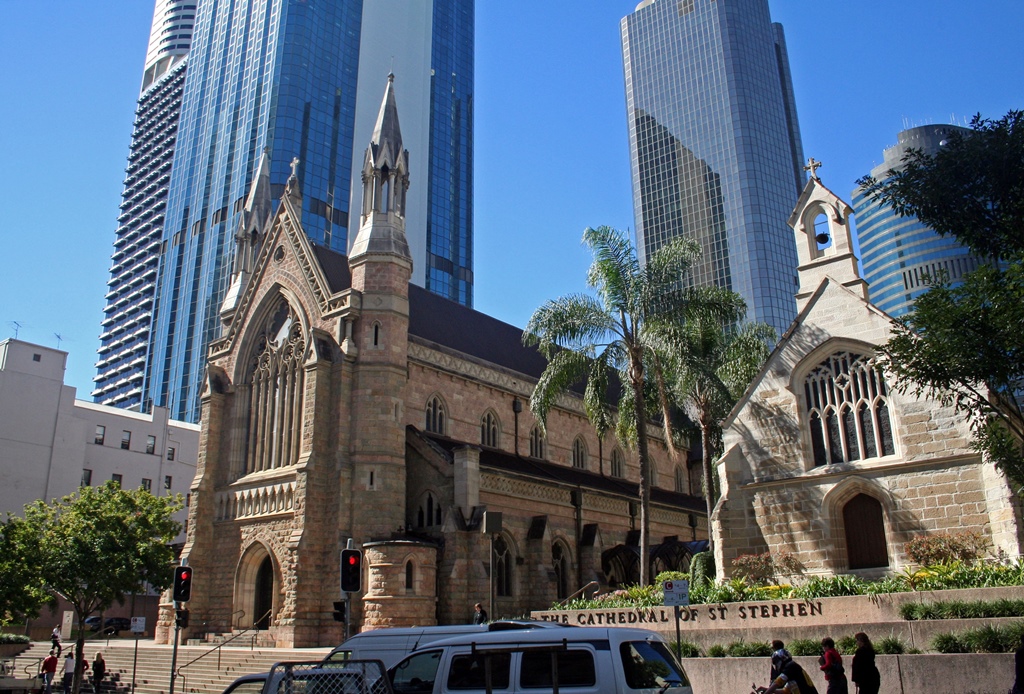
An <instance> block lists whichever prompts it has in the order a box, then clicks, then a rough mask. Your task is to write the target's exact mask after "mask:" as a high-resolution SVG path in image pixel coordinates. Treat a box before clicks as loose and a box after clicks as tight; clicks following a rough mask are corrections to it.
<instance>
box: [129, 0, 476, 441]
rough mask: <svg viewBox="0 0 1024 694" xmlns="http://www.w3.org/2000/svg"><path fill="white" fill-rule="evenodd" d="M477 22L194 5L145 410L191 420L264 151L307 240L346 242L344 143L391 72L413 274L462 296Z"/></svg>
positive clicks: (468, 4) (313, 8) (353, 161)
mask: <svg viewBox="0 0 1024 694" xmlns="http://www.w3.org/2000/svg"><path fill="white" fill-rule="evenodd" d="M473 22H474V0H425V1H424V2H414V3H409V2H400V1H399V0H374V1H373V2H365V3H364V2H363V1H362V0H332V1H331V2H300V1H298V0H239V1H238V2H232V3H226V2H213V1H212V0H199V2H198V7H197V13H196V24H195V38H194V41H193V45H192V50H191V53H190V55H189V59H188V61H189V71H188V78H187V79H186V81H185V86H184V98H183V105H182V110H181V119H180V124H179V126H178V145H177V149H176V153H175V158H174V166H173V169H172V173H171V181H170V193H169V196H168V202H167V211H166V222H165V225H164V233H163V238H162V243H161V249H160V250H161V260H160V272H159V279H158V286H157V298H156V302H155V306H154V310H155V317H154V321H155V322H154V324H153V334H152V339H151V342H150V359H149V361H148V368H147V370H146V378H145V383H144V386H143V389H144V398H145V400H144V402H143V407H144V408H146V407H148V406H149V405H150V404H152V405H159V406H165V407H167V408H168V409H169V410H170V412H171V413H172V416H174V417H177V418H180V419H185V420H189V421H196V420H197V419H198V415H199V394H200V390H201V386H202V377H203V373H204V370H205V366H206V352H207V346H208V345H209V343H210V341H211V340H212V339H214V338H215V337H217V336H218V335H219V334H220V330H221V324H220V316H219V309H220V306H221V303H222V301H223V299H224V296H225V294H226V292H227V290H228V286H229V283H230V279H231V269H232V268H231V259H232V257H233V256H234V249H235V240H234V236H235V234H236V232H237V231H238V228H239V220H240V219H241V213H242V208H243V206H244V204H245V199H246V196H247V195H248V193H249V189H250V187H251V186H252V184H253V180H254V176H255V175H256V172H257V168H258V165H259V162H260V161H261V159H262V156H263V153H264V152H266V154H267V156H268V157H269V161H270V173H269V179H270V188H271V197H272V198H273V199H274V201H275V204H276V201H277V199H279V198H280V195H281V193H282V191H283V190H284V186H285V183H286V181H287V179H288V176H289V175H290V174H291V171H292V168H291V167H292V162H293V160H297V177H298V180H299V181H300V184H301V188H302V192H303V200H304V203H303V204H304V207H303V210H302V223H303V227H304V228H305V230H306V232H307V234H308V236H309V238H310V240H311V241H312V242H313V243H314V244H317V245H321V246H325V247H328V248H331V249H333V250H336V251H340V252H342V253H345V252H346V251H347V250H348V247H349V244H350V243H351V240H352V237H353V236H354V233H353V232H354V230H355V229H354V228H353V227H352V226H351V224H357V223H358V215H354V216H353V218H352V220H351V224H350V217H349V213H350V210H353V209H358V205H359V202H360V201H359V199H358V197H357V196H358V191H361V189H362V186H361V184H358V185H353V181H356V182H358V181H359V177H360V174H361V165H362V160H361V156H362V155H361V147H360V148H354V147H353V142H354V141H355V140H358V141H359V142H365V141H366V139H367V137H368V134H369V130H366V132H363V130H364V129H367V128H370V129H372V125H373V123H372V118H373V115H375V112H374V113H373V115H371V116H366V115H365V114H366V113H367V110H368V109H369V110H370V111H375V109H376V107H377V106H378V105H379V99H380V91H381V89H382V86H383V85H384V84H385V83H386V80H387V76H388V74H389V73H390V72H394V74H395V75H396V84H397V85H399V87H400V89H402V90H403V105H404V104H406V103H408V104H410V108H409V110H408V115H407V114H406V113H403V114H402V119H403V130H404V129H405V128H406V127H407V128H408V137H407V140H408V143H409V148H410V150H412V151H416V152H421V153H422V154H421V155H420V156H422V158H423V160H422V162H421V163H420V164H415V162H414V166H413V168H412V170H413V171H414V172H415V171H419V172H421V173H420V175H421V176H423V179H422V181H423V183H424V185H420V186H417V187H416V189H417V190H424V194H423V195H422V196H420V197H419V198H418V199H416V200H412V199H411V200H410V201H409V213H408V220H407V222H408V225H409V226H408V236H409V245H410V248H411V249H412V251H413V253H415V254H416V255H414V256H413V263H414V276H413V281H414V282H417V283H418V284H421V285H423V286H425V287H426V288H428V289H430V290H431V291H434V292H437V293H439V294H442V295H444V296H446V297H449V298H452V299H455V300H457V301H460V302H462V303H465V304H467V305H468V304H471V303H472V282H473V276H472V216H471V210H472V207H471V205H472V188H471V185H472V99H473V97H472V94H473ZM405 94H408V95H409V97H408V99H406V98H405V97H404V95H405ZM364 102H365V103H364ZM367 118H369V121H368V120H367ZM367 123H368V124H367ZM360 138H362V139H360ZM421 143H422V146H420V145H421ZM414 146H415V147H416V148H415V149H413V147H414ZM356 149H358V150H359V152H357V151H355V150H356Z"/></svg>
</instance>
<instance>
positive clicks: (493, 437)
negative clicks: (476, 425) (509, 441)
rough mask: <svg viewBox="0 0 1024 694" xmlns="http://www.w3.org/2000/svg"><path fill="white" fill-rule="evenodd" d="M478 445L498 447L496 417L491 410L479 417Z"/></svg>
mask: <svg viewBox="0 0 1024 694" xmlns="http://www.w3.org/2000/svg"><path fill="white" fill-rule="evenodd" d="M480 445H481V446H490V447H491V448H497V447H498V418H497V417H495V416H494V413H493V412H489V411H488V412H486V413H484V416H483V417H481V418H480Z"/></svg>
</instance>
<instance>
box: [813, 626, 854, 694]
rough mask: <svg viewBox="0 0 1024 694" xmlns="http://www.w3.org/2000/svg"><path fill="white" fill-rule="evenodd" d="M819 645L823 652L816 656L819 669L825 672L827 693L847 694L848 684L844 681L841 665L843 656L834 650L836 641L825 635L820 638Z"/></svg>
mask: <svg viewBox="0 0 1024 694" xmlns="http://www.w3.org/2000/svg"><path fill="white" fill-rule="evenodd" d="M821 647H822V648H823V649H824V652H823V653H822V654H821V657H820V658H818V664H819V665H820V666H821V671H822V672H824V673H825V681H826V682H828V689H826V690H825V691H826V692H827V694H847V692H848V691H849V690H850V685H849V684H848V683H847V681H846V668H844V667H843V657H842V656H841V655H839V651H837V650H836V642H835V641H833V640H832V639H831V638H830V637H828V636H826V637H825V638H823V639H822V640H821Z"/></svg>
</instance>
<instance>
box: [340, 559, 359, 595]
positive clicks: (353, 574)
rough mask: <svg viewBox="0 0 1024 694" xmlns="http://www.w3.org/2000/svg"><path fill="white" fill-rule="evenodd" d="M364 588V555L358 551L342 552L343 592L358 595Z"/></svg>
mask: <svg viewBox="0 0 1024 694" xmlns="http://www.w3.org/2000/svg"><path fill="white" fill-rule="evenodd" d="M362 587H363V553H362V551H360V550H358V549H343V550H341V591H342V592H343V593H358V592H359V590H360V589H361V588H362Z"/></svg>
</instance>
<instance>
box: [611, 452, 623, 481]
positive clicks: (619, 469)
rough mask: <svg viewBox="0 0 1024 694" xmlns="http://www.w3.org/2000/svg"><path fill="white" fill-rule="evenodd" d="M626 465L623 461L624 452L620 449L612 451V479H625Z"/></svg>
mask: <svg viewBox="0 0 1024 694" xmlns="http://www.w3.org/2000/svg"><path fill="white" fill-rule="evenodd" d="M625 467H626V466H625V463H624V462H623V460H622V452H621V451H620V450H619V449H618V448H613V449H612V477H625V476H626V474H625Z"/></svg>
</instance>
